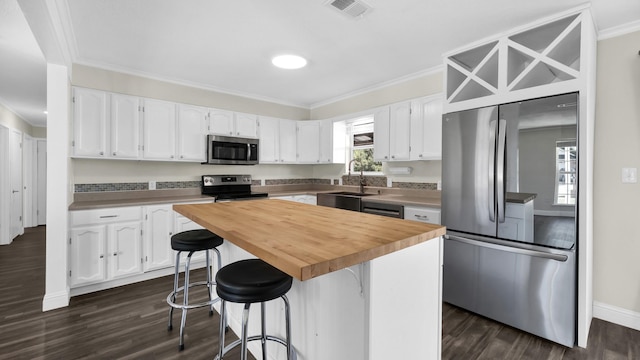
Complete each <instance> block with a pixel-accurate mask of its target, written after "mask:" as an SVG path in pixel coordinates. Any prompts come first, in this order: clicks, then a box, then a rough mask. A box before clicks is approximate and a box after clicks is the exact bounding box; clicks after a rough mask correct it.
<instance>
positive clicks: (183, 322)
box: [179, 251, 193, 351]
mask: <svg viewBox="0 0 640 360" xmlns="http://www.w3.org/2000/svg"><path fill="white" fill-rule="evenodd" d="M191 255H193V251H189V255H187V260H186V261H185V263H184V290H183V291H184V293H183V295H184V296H183V299H182V305H183V306H184V307H183V308H182V320H181V321H180V346H179V349H180V351H182V350H184V327H185V325H186V323H187V305H189V265H191Z"/></svg>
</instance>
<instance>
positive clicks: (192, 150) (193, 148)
mask: <svg viewBox="0 0 640 360" xmlns="http://www.w3.org/2000/svg"><path fill="white" fill-rule="evenodd" d="M208 116H209V110H208V109H206V108H203V107H198V106H190V105H182V104H180V105H178V159H180V160H185V161H198V162H203V161H205V152H206V151H207V140H206V134H207V124H208V122H209V119H208Z"/></svg>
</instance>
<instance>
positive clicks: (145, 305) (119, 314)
mask: <svg viewBox="0 0 640 360" xmlns="http://www.w3.org/2000/svg"><path fill="white" fill-rule="evenodd" d="M44 261H45V228H44V227H38V228H31V229H26V231H25V235H23V236H21V237H19V238H17V239H15V240H14V242H13V243H12V244H11V245H7V246H0V289H1V290H2V296H1V297H0V359H64V360H67V359H212V358H213V357H214V354H215V352H216V351H217V348H218V343H217V332H218V331H217V329H218V316H217V314H216V315H214V316H212V317H209V316H208V314H207V310H206V309H196V310H193V311H190V312H189V316H188V318H187V329H186V333H185V344H186V347H185V350H184V351H182V352H179V351H178V333H179V312H176V313H175V314H174V330H173V331H172V332H168V331H167V316H168V307H167V304H166V302H165V298H166V296H167V294H168V293H169V291H170V289H171V288H172V286H173V279H172V277H171V276H168V277H163V278H159V279H154V280H150V281H145V282H143V283H138V284H133V285H128V286H123V287H119V288H115V289H110V290H105V291H100V292H96V293H92V294H87V295H83V296H77V297H73V298H72V299H71V303H70V305H69V307H67V308H62V309H57V310H53V311H48V312H44V313H43V312H42V297H43V295H44V269H45V263H44ZM199 275H202V272H201V271H200V274H199ZM294 336H295V334H294ZM227 337H228V340H229V341H231V339H229V338H233V339H235V336H234V335H233V334H232V333H231V332H230V333H229V334H228V336H227ZM442 340H443V341H442V342H443V353H442V358H443V359H536V360H538V359H640V332H638V331H635V330H631V329H627V328H624V327H621V326H618V325H614V324H611V323H607V322H605V321H602V320H598V319H594V320H593V324H592V326H591V334H590V336H589V346H588V349H580V348H574V349H567V348H565V347H562V346H560V345H556V344H554V343H551V342H549V341H546V340H543V339H540V338H538V337H535V336H532V335H529V334H526V333H523V332H521V331H519V330H515V329H513V328H510V327H508V326H504V325H501V324H499V323H496V322H494V321H492V320H489V319H486V318H483V317H480V316H477V315H474V314H471V313H469V312H466V311H464V310H462V309H459V308H456V307H453V306H451V305H448V304H444V307H443V339H442ZM236 358H238V354H237V351H236V354H232V355H230V356H229V359H236ZM309 360H333V359H309ZM349 360H351V359H349ZM353 360H358V359H353ZM393 360H395V359H393ZM402 360H404V359H402Z"/></svg>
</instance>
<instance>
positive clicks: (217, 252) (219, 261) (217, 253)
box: [211, 248, 227, 326]
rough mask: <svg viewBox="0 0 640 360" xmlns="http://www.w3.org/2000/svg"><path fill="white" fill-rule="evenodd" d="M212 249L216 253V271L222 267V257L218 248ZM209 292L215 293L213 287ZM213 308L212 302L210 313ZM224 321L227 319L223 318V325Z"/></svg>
mask: <svg viewBox="0 0 640 360" xmlns="http://www.w3.org/2000/svg"><path fill="white" fill-rule="evenodd" d="M212 250H213V251H214V252H215V253H216V261H217V265H216V269H217V270H216V273H217V272H218V271H220V268H222V257H221V256H220V251H219V250H218V249H216V248H213V249H212ZM212 267H213V266H212ZM211 284H212V285H213V284H215V283H213V282H212V283H211ZM211 293H212V294H213V293H215V289H212V291H211ZM213 310H214V307H213V304H211V313H213ZM220 319H222V315H221V316H220ZM226 323H227V321H226V319H225V326H226Z"/></svg>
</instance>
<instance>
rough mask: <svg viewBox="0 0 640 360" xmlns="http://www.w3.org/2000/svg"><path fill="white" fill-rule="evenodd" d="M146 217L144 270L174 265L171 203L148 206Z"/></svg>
mask: <svg viewBox="0 0 640 360" xmlns="http://www.w3.org/2000/svg"><path fill="white" fill-rule="evenodd" d="M144 219H145V224H144V271H150V270H155V269H162V268H166V267H170V266H172V265H173V262H174V254H173V251H172V250H171V235H173V209H172V208H171V205H157V206H147V207H146V208H145V217H144Z"/></svg>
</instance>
